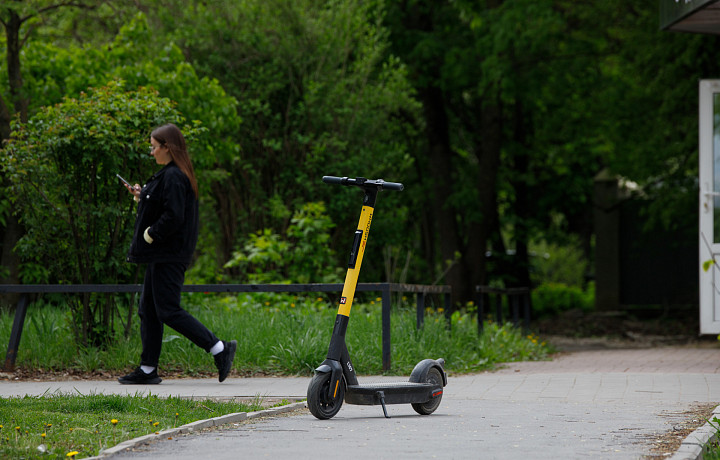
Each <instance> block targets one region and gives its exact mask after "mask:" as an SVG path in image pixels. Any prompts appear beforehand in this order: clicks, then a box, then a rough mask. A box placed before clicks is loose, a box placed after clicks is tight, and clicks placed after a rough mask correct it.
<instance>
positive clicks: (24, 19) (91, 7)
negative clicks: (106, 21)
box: [20, 2, 96, 23]
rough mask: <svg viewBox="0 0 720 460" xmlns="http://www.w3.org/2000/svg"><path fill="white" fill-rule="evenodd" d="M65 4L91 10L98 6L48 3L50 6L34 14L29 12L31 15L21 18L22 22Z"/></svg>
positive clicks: (79, 3)
mask: <svg viewBox="0 0 720 460" xmlns="http://www.w3.org/2000/svg"><path fill="white" fill-rule="evenodd" d="M65 6H74V7H75V8H87V9H89V10H91V9H93V8H95V7H96V5H87V4H85V3H81V2H62V3H56V4H55V5H48V6H46V7H44V8H40V9H39V10H37V12H36V13H34V14H29V15H27V16H25V17H24V18H22V19H20V23H23V22H25V21H27V20H28V19H30V18H32V17H34V16H37V15H39V14H43V13H45V12H48V11H52V10H56V9H58V8H63V7H65Z"/></svg>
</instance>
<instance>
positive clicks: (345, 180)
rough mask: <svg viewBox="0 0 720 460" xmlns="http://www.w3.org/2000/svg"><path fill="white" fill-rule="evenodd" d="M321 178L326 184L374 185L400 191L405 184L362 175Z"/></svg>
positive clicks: (382, 188)
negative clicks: (367, 177) (366, 177)
mask: <svg viewBox="0 0 720 460" xmlns="http://www.w3.org/2000/svg"><path fill="white" fill-rule="evenodd" d="M322 180H323V182H325V183H326V184H338V185H348V186H349V185H355V186H357V187H364V188H369V187H375V188H377V189H378V190H397V191H400V190H402V189H404V188H405V186H404V185H403V184H401V183H399V182H385V181H384V180H382V179H365V178H364V177H356V178H355V179H353V178H350V177H337V176H323V178H322Z"/></svg>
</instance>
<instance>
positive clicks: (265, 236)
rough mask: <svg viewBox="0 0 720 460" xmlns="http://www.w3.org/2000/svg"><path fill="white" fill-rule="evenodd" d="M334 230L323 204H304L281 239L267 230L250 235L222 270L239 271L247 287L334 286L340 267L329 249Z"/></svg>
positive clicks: (337, 279) (339, 274)
mask: <svg viewBox="0 0 720 460" xmlns="http://www.w3.org/2000/svg"><path fill="white" fill-rule="evenodd" d="M334 226H335V225H334V224H333V223H332V221H331V220H330V218H329V217H328V216H327V215H326V214H325V205H324V204H323V203H306V204H304V205H303V206H302V207H301V208H300V209H299V210H298V211H296V212H295V213H294V214H293V216H292V219H291V221H290V226H289V227H288V229H287V231H286V232H285V235H284V236H283V235H279V234H277V233H275V232H274V231H273V230H272V229H269V228H266V229H263V230H259V231H257V232H256V233H253V234H251V235H250V236H249V238H248V240H247V242H246V243H245V245H244V246H243V249H242V250H241V251H236V252H235V253H234V255H233V258H232V259H231V260H230V261H229V262H228V263H227V264H225V267H226V268H239V269H241V270H242V272H243V273H244V274H245V275H246V276H247V279H248V280H249V281H250V282H251V283H276V282H290V283H310V282H314V283H337V282H339V281H340V279H341V278H340V276H341V272H342V267H338V266H337V264H336V262H335V253H334V251H333V250H332V249H331V248H330V245H329V242H330V233H329V232H330V230H331V229H332V228H333V227H334Z"/></svg>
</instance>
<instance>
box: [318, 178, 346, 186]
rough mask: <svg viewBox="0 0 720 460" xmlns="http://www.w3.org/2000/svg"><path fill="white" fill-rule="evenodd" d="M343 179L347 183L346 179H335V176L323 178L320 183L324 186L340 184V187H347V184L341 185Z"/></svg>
mask: <svg viewBox="0 0 720 460" xmlns="http://www.w3.org/2000/svg"><path fill="white" fill-rule="evenodd" d="M343 179H345V180H346V181H347V177H337V176H323V178H322V181H323V182H325V183H326V184H340V185H349V184H347V183H345V184H344V183H343Z"/></svg>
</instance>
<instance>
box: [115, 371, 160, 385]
mask: <svg viewBox="0 0 720 460" xmlns="http://www.w3.org/2000/svg"><path fill="white" fill-rule="evenodd" d="M118 382H120V383H122V384H123V385H157V384H158V383H160V382H162V379H161V378H160V377H158V375H157V369H154V370H153V371H152V372H150V373H149V374H146V373H145V372H143V370H142V369H140V368H139V367H138V368H137V369H135V370H134V371H132V372H131V373H129V374H128V375H124V376H122V377H120V378H118Z"/></svg>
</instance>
